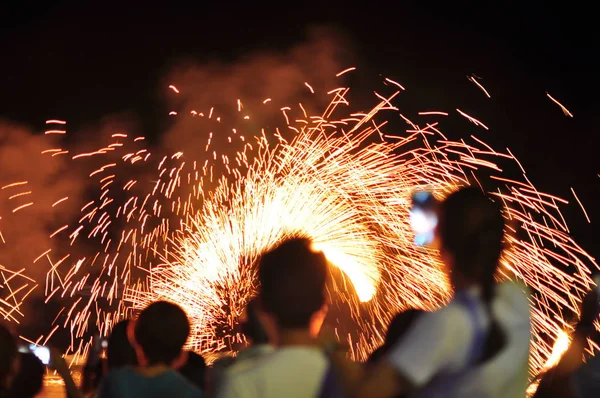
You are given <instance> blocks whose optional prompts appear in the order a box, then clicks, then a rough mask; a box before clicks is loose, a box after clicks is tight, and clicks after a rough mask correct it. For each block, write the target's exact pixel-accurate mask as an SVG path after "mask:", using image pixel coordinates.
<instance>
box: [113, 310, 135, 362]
mask: <svg viewBox="0 0 600 398" xmlns="http://www.w3.org/2000/svg"><path fill="white" fill-rule="evenodd" d="M128 326H129V319H125V320H123V321H121V322H119V323H117V324H116V325H115V326H114V327H113V329H112V331H111V332H110V336H109V337H108V347H107V348H106V363H107V365H108V369H109V370H110V369H115V368H121V367H123V366H135V365H137V364H138V360H137V356H136V355H135V349H134V348H133V346H132V345H131V342H130V341H129V339H128V338H127V327H128Z"/></svg>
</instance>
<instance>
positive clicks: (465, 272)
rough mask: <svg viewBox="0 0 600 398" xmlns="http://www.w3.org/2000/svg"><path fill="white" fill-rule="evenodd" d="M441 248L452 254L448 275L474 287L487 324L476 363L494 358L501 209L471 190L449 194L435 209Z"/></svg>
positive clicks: (498, 338) (498, 337) (498, 335)
mask: <svg viewBox="0 0 600 398" xmlns="http://www.w3.org/2000/svg"><path fill="white" fill-rule="evenodd" d="M437 230H438V234H439V237H440V243H441V249H442V251H445V252H447V253H449V254H450V255H452V257H453V264H452V270H451V272H452V275H454V276H461V277H464V278H465V279H466V280H468V281H471V282H473V283H475V284H476V285H478V286H479V287H480V289H481V297H482V299H483V302H484V304H485V307H486V310H487V312H488V316H489V317H490V320H491V324H490V329H489V332H488V336H487V339H486V344H485V347H484V353H483V355H482V357H481V358H480V361H485V360H487V359H489V358H491V357H492V356H494V355H495V354H496V353H497V352H498V351H499V350H500V349H501V348H502V347H503V346H504V343H505V335H504V333H503V332H502V330H501V328H500V325H499V324H498V322H497V321H496V319H495V317H494V315H493V311H492V301H493V299H494V294H495V285H496V283H495V275H496V271H497V269H498V265H499V263H500V257H501V255H502V251H503V249H504V217H503V216H502V207H501V206H500V205H499V204H498V203H497V202H493V201H491V200H490V199H489V198H487V197H486V196H485V195H484V194H483V192H482V191H481V190H479V189H476V188H473V187H467V188H462V189H460V190H458V191H456V192H454V193H452V194H450V195H449V196H448V197H447V198H446V199H445V200H444V201H443V202H442V203H441V204H440V207H439V223H438V229H437Z"/></svg>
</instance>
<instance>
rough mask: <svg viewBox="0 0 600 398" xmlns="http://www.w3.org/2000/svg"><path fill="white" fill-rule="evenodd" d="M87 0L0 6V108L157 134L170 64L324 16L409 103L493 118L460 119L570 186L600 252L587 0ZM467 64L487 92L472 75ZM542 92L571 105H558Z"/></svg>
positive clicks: (289, 42) (591, 247)
mask: <svg viewBox="0 0 600 398" xmlns="http://www.w3.org/2000/svg"><path fill="white" fill-rule="evenodd" d="M84 3H85V2H55V4H56V5H54V6H48V5H44V6H41V7H36V8H34V7H33V6H31V7H29V6H27V7H24V6H23V8H15V7H16V6H12V7H13V8H9V9H2V10H1V11H0V32H1V33H0V48H1V49H2V57H1V62H0V76H2V77H1V80H0V81H1V84H2V85H1V89H0V118H4V119H8V120H10V121H14V122H19V123H24V124H26V125H28V126H30V127H31V128H32V129H33V130H36V131H42V130H43V129H44V121H45V120H46V119H49V118H62V119H65V120H68V122H69V128H70V131H77V130H78V128H79V127H83V126H86V125H87V124H93V123H95V122H97V121H98V120H99V119H101V118H103V117H105V116H106V115H110V114H114V113H121V112H130V113H131V114H133V115H135V116H136V118H137V119H138V120H139V122H140V124H141V126H142V127H141V128H142V129H144V131H146V132H147V134H149V135H156V134H159V133H160V131H161V126H162V125H163V124H164V119H165V114H166V109H165V107H164V104H163V102H162V100H161V96H160V95H159V93H160V92H161V90H163V89H164V87H162V84H163V81H162V78H163V77H164V75H165V74H166V73H167V71H169V70H170V69H171V68H172V67H173V66H174V65H177V64H178V63H179V62H182V61H184V60H193V61H195V62H199V63H201V62H205V61H211V60H214V59H219V60H223V61H226V62H236V59H238V58H239V57H243V56H244V55H246V54H248V53H252V52H254V51H256V50H272V51H275V52H276V51H282V50H283V49H286V48H289V47H290V46H293V45H295V44H297V43H298V42H301V41H303V40H304V39H305V34H306V28H307V27H309V26H314V25H324V26H333V27H335V28H337V29H339V30H340V31H342V32H343V33H344V34H345V36H346V38H347V42H348V44H349V45H350V46H351V47H352V50H353V54H354V57H353V59H352V61H353V64H355V65H357V66H359V68H360V69H362V70H365V71H367V72H368V73H372V74H374V75H377V74H382V75H384V76H388V77H390V78H393V79H394V80H397V81H399V82H401V83H402V84H403V85H405V86H406V87H407V88H409V90H410V92H411V94H410V95H411V96H412V98H414V100H415V101H417V102H418V101H421V102H422V103H424V104H430V105H432V107H435V108H444V109H448V110H453V109H455V108H461V109H464V110H465V111H467V112H469V113H471V114H473V115H476V116H477V117H478V118H479V119H480V120H482V121H484V122H485V123H486V124H487V125H488V126H490V131H488V132H486V131H484V130H473V129H472V126H468V124H465V125H464V126H467V127H469V128H470V130H469V131H477V132H478V135H479V136H480V137H481V138H483V139H484V140H486V141H487V142H489V143H491V144H493V145H494V146H495V147H498V148H500V149H502V148H505V147H506V146H508V147H510V149H511V150H512V152H513V153H514V154H515V155H516V156H517V157H518V158H519V159H520V161H521V163H522V164H523V166H524V167H525V169H526V170H527V172H528V174H527V175H528V176H529V178H530V179H531V180H532V182H533V183H534V184H535V185H536V186H537V187H538V188H539V189H540V190H543V191H546V192H551V193H553V194H558V195H561V196H563V197H565V198H567V199H569V200H570V201H571V206H570V207H569V208H567V209H566V210H565V212H564V214H565V217H566V218H567V221H568V222H569V224H570V225H571V227H572V231H573V233H574V235H575V237H576V238H577V240H578V241H579V242H581V243H582V245H583V246H584V248H586V249H587V250H588V251H590V252H591V253H592V254H593V255H596V256H597V255H598V254H600V249H598V248H597V243H596V239H595V238H596V237H597V236H598V228H600V227H599V226H600V208H599V207H598V206H597V200H596V198H597V196H598V194H599V193H600V178H599V177H598V173H600V165H599V164H598V155H597V151H598V148H599V144H600V138H599V137H598V134H597V128H596V116H597V115H599V114H600V113H599V112H598V111H599V108H600V102H599V100H598V94H597V93H598V89H599V88H600V84H599V79H598V70H600V69H599V67H600V55H599V54H600V45H599V43H600V40H599V39H600V37H599V36H600V34H599V33H598V32H599V31H598V29H597V21H595V20H593V17H592V14H593V13H592V10H591V9H586V8H585V7H584V5H583V2H580V4H578V2H574V1H572V2H568V3H561V4H560V5H556V6H549V5H545V4H543V3H544V2H542V1H538V0H531V1H527V2H515V4H509V5H502V6H500V5H495V6H493V7H492V8H489V6H487V5H485V3H484V2H477V3H475V2H472V3H463V5H458V4H457V3H456V2H447V3H451V4H447V5H444V6H440V5H434V4H432V3H429V2H422V3H426V4H423V5H414V4H410V3H403V2H395V3H393V4H395V6H386V7H383V6H375V5H371V4H370V3H374V2H366V3H364V4H361V5H357V6H352V3H350V2H346V3H340V4H327V5H326V4H325V3H326V2H320V3H316V4H310V5H309V4H305V5H302V4H301V2H295V3H292V4H291V5H289V6H284V5H281V4H279V5H277V6H262V5H257V4H256V3H255V2H243V3H240V4H237V3H236V2H228V3H226V2H223V3H226V5H217V4H216V2H215V4H204V2H196V4H197V5H196V6H194V7H191V6H183V5H182V6H180V7H172V8H169V9H162V8H157V7H156V8H155V7H152V6H149V5H147V4H144V3H140V4H139V5H138V6H133V5H132V6H123V5H116V4H115V5H110V2H100V3H96V4H97V5H94V6H91V5H88V4H84ZM521 3H523V4H521ZM165 4H170V5H171V4H173V3H172V2H169V3H165ZM4 7H6V6H4ZM590 7H591V6H590ZM472 73H475V74H476V75H477V76H480V77H481V78H483V80H482V82H483V83H484V85H485V87H486V88H487V89H488V90H489V91H490V93H491V95H492V98H491V99H487V98H486V97H485V96H483V95H482V93H481V92H480V91H479V90H477V89H476V88H475V87H474V86H473V84H472V83H470V82H469V81H467V79H466V76H467V75H470V74H472ZM546 91H547V92H549V93H550V94H551V95H552V96H554V97H555V98H557V99H558V100H559V101H560V102H561V103H563V104H564V105H565V106H566V107H567V108H568V109H569V110H570V111H571V112H572V113H573V114H574V116H575V117H574V118H569V117H566V116H565V115H564V114H563V113H562V111H561V110H560V108H559V107H558V106H557V105H555V104H554V103H552V102H551V101H550V100H549V99H548V98H547V97H546V96H545V93H546ZM464 126H463V127H464ZM80 138H81V137H80ZM0 172H1V171H0ZM570 187H573V188H574V189H575V190H576V191H577V193H578V195H579V197H580V199H581V200H582V202H583V203H584V205H585V206H586V209H587V210H588V213H589V215H590V218H591V219H592V225H588V224H587V222H586V220H585V218H584V215H583V213H582V212H581V210H580V208H579V206H578V205H577V203H576V202H575V200H574V198H573V197H572V195H571V194H570Z"/></svg>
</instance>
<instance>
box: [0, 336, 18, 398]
mask: <svg viewBox="0 0 600 398" xmlns="http://www.w3.org/2000/svg"><path fill="white" fill-rule="evenodd" d="M17 354H18V352H17V342H16V340H15V338H14V337H13V335H12V333H11V332H10V331H9V330H8V329H7V328H6V327H4V326H3V325H0V397H6V396H7V394H8V390H9V389H10V386H11V384H12V380H13V378H14V376H15V373H16V372H17V371H18V361H17Z"/></svg>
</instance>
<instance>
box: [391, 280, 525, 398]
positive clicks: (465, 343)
mask: <svg viewBox="0 0 600 398" xmlns="http://www.w3.org/2000/svg"><path fill="white" fill-rule="evenodd" d="M467 294H469V295H471V296H472V297H473V298H475V299H476V300H475V301H476V304H477V305H476V308H475V314H474V315H475V316H473V314H471V313H470V311H469V309H467V308H466V307H465V306H464V305H463V304H461V303H459V302H458V301H457V300H453V301H451V302H450V303H449V304H448V305H447V306H445V307H443V308H441V309H439V310H438V311H435V312H431V313H426V314H423V315H422V316H420V317H419V318H418V319H417V320H416V321H415V324H414V325H413V326H412V327H411V328H410V329H409V330H408V331H407V334H406V336H404V337H403V338H402V339H401V341H400V342H398V343H397V344H396V346H395V347H393V348H392V350H391V352H390V354H389V356H388V358H387V360H388V362H389V363H390V364H391V365H392V366H393V367H394V368H395V369H396V370H397V371H398V372H399V373H400V374H402V375H403V376H404V377H406V378H408V379H409V381H411V382H412V383H413V384H414V385H415V386H416V387H417V391H416V392H415V393H414V394H413V396H415V397H448V398H452V397H478V398H479V397H480V398H500V397H506V398H509V397H510V398H512V397H525V390H526V388H527V381H528V371H529V341H530V337H531V323H530V308H529V301H528V296H527V293H526V288H525V287H524V286H523V285H520V284H516V283H511V282H506V283H502V284H498V285H496V295H495V297H494V301H493V303H492V311H493V312H494V317H495V319H496V321H497V322H498V324H499V326H500V328H501V329H502V331H503V333H504V335H505V340H506V341H505V345H504V347H503V348H502V349H501V350H500V351H499V352H498V353H497V354H496V355H495V356H494V357H493V358H491V359H489V360H487V361H486V362H484V363H483V364H478V365H472V364H471V363H470V359H471V358H470V355H471V353H472V350H473V344H474V339H475V336H476V332H477V329H476V327H477V328H479V330H484V331H486V335H487V330H488V328H489V324H490V319H489V316H488V314H487V311H486V309H485V306H484V304H483V302H482V301H481V300H480V299H479V293H478V291H477V290H471V291H469V292H467ZM475 322H476V323H475Z"/></svg>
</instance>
